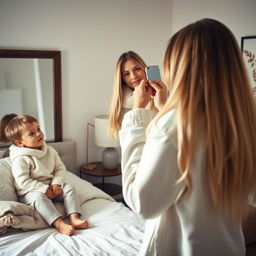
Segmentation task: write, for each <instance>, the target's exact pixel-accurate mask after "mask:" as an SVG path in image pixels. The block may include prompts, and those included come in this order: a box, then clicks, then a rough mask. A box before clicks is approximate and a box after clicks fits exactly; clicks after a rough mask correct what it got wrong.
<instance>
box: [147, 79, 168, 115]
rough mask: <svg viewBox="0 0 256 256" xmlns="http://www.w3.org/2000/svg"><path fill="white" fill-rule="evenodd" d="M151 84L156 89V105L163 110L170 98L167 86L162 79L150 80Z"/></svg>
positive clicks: (154, 96)
mask: <svg viewBox="0 0 256 256" xmlns="http://www.w3.org/2000/svg"><path fill="white" fill-rule="evenodd" d="M148 83H149V85H150V86H151V87H152V88H153V89H154V90H155V93H154V95H152V96H153V98H154V103H155V106H156V108H157V109H158V110H161V109H162V108H163V106H164V104H165V102H166V100H167V98H168V92H167V87H166V85H165V84H164V83H163V82H162V81H148Z"/></svg>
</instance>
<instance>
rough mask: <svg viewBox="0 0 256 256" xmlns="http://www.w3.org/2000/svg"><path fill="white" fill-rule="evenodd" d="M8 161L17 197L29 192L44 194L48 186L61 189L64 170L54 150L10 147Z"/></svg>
mask: <svg viewBox="0 0 256 256" xmlns="http://www.w3.org/2000/svg"><path fill="white" fill-rule="evenodd" d="M10 160H11V163H12V173H13V176H14V181H15V187H16V189H17V193H18V195H19V196H22V195H24V194H26V193H27V192H30V191H39V192H42V193H45V192H46V190H47V188H48V186H49V185H50V184H59V185H61V186H62V187H63V184H64V177H65V173H66V168H65V166H64V164H63V162H62V161H61V159H60V157H59V155H58V153H57V152H56V150H55V149H54V148H52V147H51V146H48V145H47V144H46V143H44V144H43V146H42V149H41V150H39V149H32V148H25V147H17V146H15V145H12V146H10Z"/></svg>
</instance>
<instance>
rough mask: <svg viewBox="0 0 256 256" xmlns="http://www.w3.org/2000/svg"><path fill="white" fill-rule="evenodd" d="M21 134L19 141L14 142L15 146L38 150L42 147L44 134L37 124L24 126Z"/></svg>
mask: <svg viewBox="0 0 256 256" xmlns="http://www.w3.org/2000/svg"><path fill="white" fill-rule="evenodd" d="M21 133H22V136H21V139H19V140H16V141H15V144H16V145H17V146H19V147H26V148H35V149H39V148H40V147H41V146H42V145H43V142H44V133H43V132H42V131H41V129H40V126H39V124H38V123H37V122H33V123H26V124H24V125H23V129H22V130H21Z"/></svg>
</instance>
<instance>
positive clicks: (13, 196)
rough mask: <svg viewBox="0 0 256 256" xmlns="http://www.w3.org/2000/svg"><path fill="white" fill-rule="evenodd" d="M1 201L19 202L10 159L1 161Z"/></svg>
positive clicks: (6, 158)
mask: <svg viewBox="0 0 256 256" xmlns="http://www.w3.org/2000/svg"><path fill="white" fill-rule="evenodd" d="M0 201H18V196H17V193H16V190H15V186H14V178H13V176H12V170H11V162H10V158H9V157H5V158H2V159H0Z"/></svg>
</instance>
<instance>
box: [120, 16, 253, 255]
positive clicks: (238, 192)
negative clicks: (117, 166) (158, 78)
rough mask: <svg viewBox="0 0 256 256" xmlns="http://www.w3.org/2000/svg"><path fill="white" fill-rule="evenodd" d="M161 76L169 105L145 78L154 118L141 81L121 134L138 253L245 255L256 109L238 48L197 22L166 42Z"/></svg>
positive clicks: (221, 28) (217, 28) (221, 30)
mask: <svg viewBox="0 0 256 256" xmlns="http://www.w3.org/2000/svg"><path fill="white" fill-rule="evenodd" d="M163 70H164V76H165V79H166V81H167V87H168V90H169V97H168V99H167V100H166V88H164V86H160V85H159V84H156V83H154V82H150V85H151V86H152V87H153V88H154V89H155V91H156V94H155V96H154V102H155V105H156V107H157V108H158V110H159V113H158V114H157V116H155V118H154V119H153V120H151V118H150V116H149V115H148V110H146V109H145V105H146V104H147V101H146V100H145V101H143V102H142V101H141V98H145V99H147V98H148V94H149V92H147V90H145V87H144V86H143V84H141V85H140V86H138V87H136V88H135V90H134V105H133V110H131V111H129V112H127V113H126V114H125V115H124V118H123V121H122V128H121V131H120V144H121V150H122V172H123V193H124V198H125V201H126V203H127V204H128V205H129V206H130V208H131V209H133V210H134V211H135V212H137V213H139V214H141V215H142V216H143V217H144V218H145V219H147V222H146V231H145V236H144V241H143V245H142V248H141V254H140V255H161V256H165V255H166V256H167V255H186V256H187V255H196V256H201V255H202V256H205V255H207V256H209V255H232V256H234V255H245V244H244V238H243V234H242V231H241V225H240V221H241V218H242V216H243V214H244V213H245V212H246V209H247V207H246V206H247V203H248V199H249V198H250V199H251V200H254V202H255V192H256V158H255V155H256V136H255V127H256V112H255V103H254V99H253V96H252V92H251V89H250V86H249V82H248V77H247V74H246V70H245V66H244V63H243V59H242V54H241V51H240V49H239V46H238V44H237V42H236V40H235V37H234V35H233V34H232V32H231V31H230V30H229V29H228V28H227V27H226V26H225V25H223V24H222V23H220V22H218V21H216V20H213V19H203V20H199V21H197V22H195V23H192V24H190V25H188V26H186V27H184V28H182V29H181V30H180V31H178V32H177V33H176V34H175V35H174V36H173V37H172V38H171V39H170V41H169V44H168V47H167V50H166V52H165V57H164V65H163ZM148 125H149V126H148ZM147 127H148V129H147Z"/></svg>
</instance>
